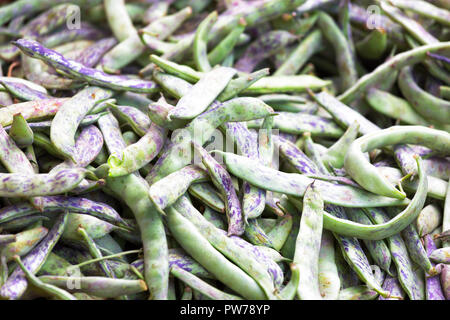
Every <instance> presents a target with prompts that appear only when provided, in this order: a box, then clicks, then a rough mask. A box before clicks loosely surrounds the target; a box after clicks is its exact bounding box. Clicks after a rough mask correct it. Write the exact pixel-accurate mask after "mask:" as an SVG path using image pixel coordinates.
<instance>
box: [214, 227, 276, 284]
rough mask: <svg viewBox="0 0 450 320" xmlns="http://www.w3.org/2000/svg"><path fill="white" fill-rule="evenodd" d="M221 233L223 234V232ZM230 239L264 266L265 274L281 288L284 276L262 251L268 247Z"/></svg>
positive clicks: (239, 239)
mask: <svg viewBox="0 0 450 320" xmlns="http://www.w3.org/2000/svg"><path fill="white" fill-rule="evenodd" d="M222 232H223V233H224V234H225V231H222ZM230 238H231V239H232V240H233V241H234V242H235V243H236V245H238V246H239V247H241V248H243V249H245V250H247V251H248V253H249V254H251V255H252V256H253V257H254V258H255V259H256V260H257V261H259V262H261V264H262V265H263V266H265V268H266V269H267V272H268V273H269V274H270V276H271V277H272V280H273V282H274V284H275V287H276V288H280V287H281V285H282V284H283V281H284V274H283V271H282V270H281V268H280V266H279V265H278V264H277V263H276V262H275V261H273V260H272V259H271V257H270V256H269V255H268V254H267V253H266V251H264V249H265V248H268V247H264V248H261V247H259V246H255V245H252V244H251V243H249V242H247V241H245V240H244V239H242V238H240V237H237V236H231V237H230Z"/></svg>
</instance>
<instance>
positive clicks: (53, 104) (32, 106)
mask: <svg viewBox="0 0 450 320" xmlns="http://www.w3.org/2000/svg"><path fill="white" fill-rule="evenodd" d="M68 100H69V98H54V99H46V100H37V101H28V102H22V103H17V104H12V105H10V106H7V107H4V108H1V109H0V124H1V125H2V126H7V125H10V124H11V123H12V121H13V116H14V115H15V114H17V113H20V114H21V115H22V116H23V117H24V118H25V120H38V119H42V118H46V117H51V116H54V115H55V114H56V112H57V111H58V110H59V107H60V106H61V105H62V104H63V103H64V102H66V101H68Z"/></svg>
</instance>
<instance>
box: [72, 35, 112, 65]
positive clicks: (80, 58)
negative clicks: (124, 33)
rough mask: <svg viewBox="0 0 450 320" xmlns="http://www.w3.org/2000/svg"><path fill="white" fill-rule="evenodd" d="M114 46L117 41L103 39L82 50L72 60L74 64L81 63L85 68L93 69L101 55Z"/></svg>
mask: <svg viewBox="0 0 450 320" xmlns="http://www.w3.org/2000/svg"><path fill="white" fill-rule="evenodd" d="M115 44H117V40H116V39H115V38H112V37H111V38H105V39H101V40H99V41H97V42H96V43H95V44H94V45H91V46H89V47H87V48H86V49H84V50H83V51H82V52H81V53H80V54H79V55H77V57H76V58H75V59H74V60H75V61H76V62H78V63H81V64H82V65H83V66H85V67H95V65H97V63H98V62H99V61H100V59H101V58H102V57H103V55H104V54H105V53H106V52H108V51H109V50H110V49H111V48H112V47H113V46H114V45H115Z"/></svg>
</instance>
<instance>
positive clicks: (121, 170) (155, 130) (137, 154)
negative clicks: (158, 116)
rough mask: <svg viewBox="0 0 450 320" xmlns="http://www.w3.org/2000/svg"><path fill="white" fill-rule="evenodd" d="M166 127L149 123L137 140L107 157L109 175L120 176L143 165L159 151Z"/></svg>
mask: <svg viewBox="0 0 450 320" xmlns="http://www.w3.org/2000/svg"><path fill="white" fill-rule="evenodd" d="M166 133H167V129H165V128H162V127H160V126H158V125H155V124H151V125H150V129H149V130H148V131H147V133H146V134H145V135H144V136H143V137H142V138H141V139H139V141H138V142H136V143H134V144H131V145H129V146H127V147H126V148H125V149H123V150H122V151H121V152H120V153H118V154H117V153H112V154H111V155H110V156H109V158H108V164H109V166H110V169H109V176H110V177H120V176H123V175H126V174H129V173H132V172H134V171H136V170H139V169H140V168H142V167H144V166H145V165H146V164H148V163H149V162H150V161H152V160H153V158H155V157H156V156H157V155H158V153H159V152H160V151H161V149H162V147H163V145H164V142H165V136H166Z"/></svg>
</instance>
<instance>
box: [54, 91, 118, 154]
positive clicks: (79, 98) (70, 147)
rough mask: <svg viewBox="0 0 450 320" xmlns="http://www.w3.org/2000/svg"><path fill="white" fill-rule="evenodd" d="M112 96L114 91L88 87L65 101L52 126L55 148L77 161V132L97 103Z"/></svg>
mask: <svg viewBox="0 0 450 320" xmlns="http://www.w3.org/2000/svg"><path fill="white" fill-rule="evenodd" d="M111 96H112V92H111V91H109V90H104V89H101V88H96V87H88V88H86V89H84V90H82V91H80V92H79V93H78V94H76V95H75V96H73V97H72V98H71V99H70V100H68V101H67V102H65V103H64V104H63V105H62V106H61V107H60V108H59V110H58V112H57V113H56V115H55V117H54V118H53V120H52V125H51V127H50V139H51V141H52V143H53V145H54V146H55V148H56V149H57V150H58V152H60V153H61V154H63V155H64V156H66V157H68V158H70V159H71V160H72V161H73V162H75V163H76V161H77V159H76V156H75V132H76V130H77V128H78V126H79V124H80V122H81V120H83V118H84V117H85V116H86V115H87V113H88V112H89V110H91V109H92V108H93V107H94V105H95V103H97V102H98V101H100V100H104V99H107V98H109V97H111Z"/></svg>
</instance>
